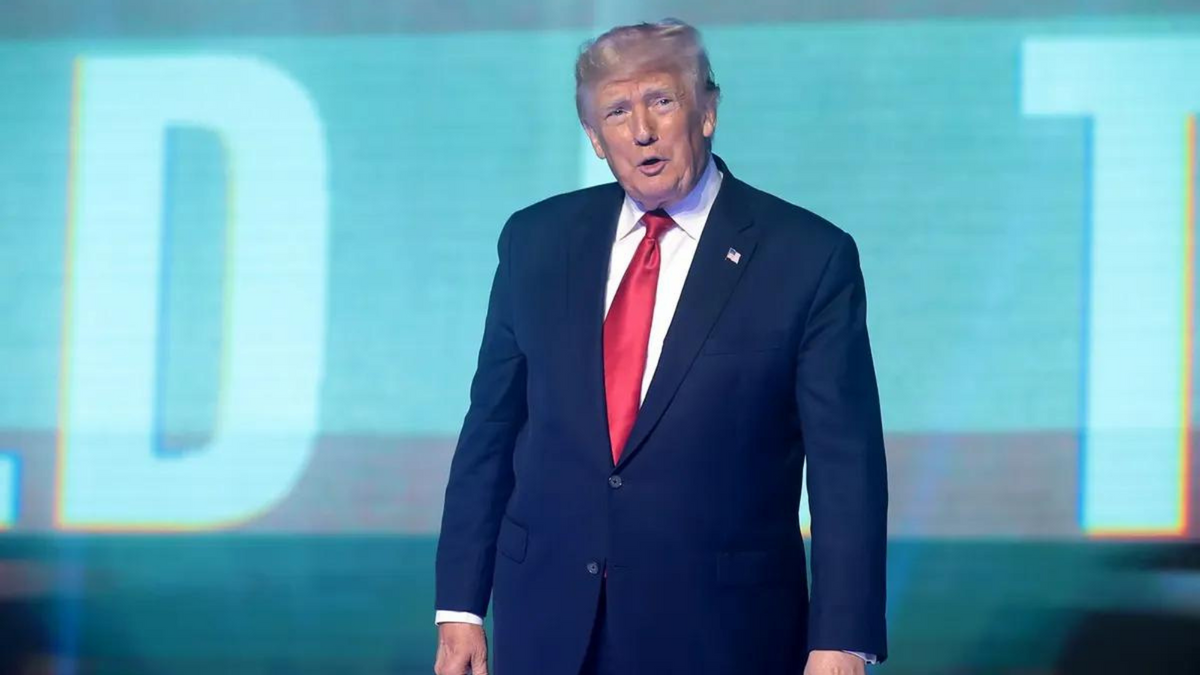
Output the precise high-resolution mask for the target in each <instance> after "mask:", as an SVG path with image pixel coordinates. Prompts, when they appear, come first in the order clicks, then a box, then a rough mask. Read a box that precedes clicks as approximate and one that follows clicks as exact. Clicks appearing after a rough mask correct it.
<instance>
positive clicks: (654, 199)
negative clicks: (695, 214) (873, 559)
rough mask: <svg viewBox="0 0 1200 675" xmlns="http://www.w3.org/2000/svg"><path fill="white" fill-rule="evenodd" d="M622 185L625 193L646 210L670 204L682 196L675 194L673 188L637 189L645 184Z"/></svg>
mask: <svg viewBox="0 0 1200 675" xmlns="http://www.w3.org/2000/svg"><path fill="white" fill-rule="evenodd" d="M664 183H665V181H664ZM622 187H625V193H626V194H628V195H629V196H630V197H632V198H633V199H634V200H635V201H636V202H637V203H638V204H641V205H642V206H644V207H646V210H647V211H653V210H654V209H657V208H660V207H663V206H670V205H671V204H673V203H675V202H677V201H679V200H680V199H682V198H683V195H677V194H675V192H676V191H675V190H663V189H661V188H660V189H657V190H652V189H639V187H645V186H644V185H637V184H635V185H631V186H622ZM655 187H658V186H655Z"/></svg>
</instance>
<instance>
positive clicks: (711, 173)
mask: <svg viewBox="0 0 1200 675" xmlns="http://www.w3.org/2000/svg"><path fill="white" fill-rule="evenodd" d="M724 178H725V174H723V173H721V170H720V169H718V168H717V164H716V162H715V161H713V157H712V154H711V153H709V155H708V165H707V166H705V167H704V174H703V175H701V176H700V180H699V182H697V183H696V186H695V187H693V188H692V191H691V192H689V193H688V194H687V196H686V197H684V198H683V199H681V200H679V201H678V202H676V203H675V204H673V205H672V206H668V207H667V208H666V212H667V215H669V216H671V219H672V220H674V221H675V224H676V225H678V226H679V229H681V230H683V231H684V233H685V234H687V235H688V236H689V237H691V238H692V239H699V238H700V233H701V232H702V231H703V230H704V223H705V221H707V220H708V212H709V211H710V210H712V205H713V202H714V201H715V200H716V198H717V191H718V190H719V189H720V188H721V181H722V180H723V179H724ZM644 215H646V209H644V208H643V207H642V205H641V204H638V202H637V200H635V199H634V198H633V197H630V196H629V195H628V194H626V195H625V204H624V206H622V213H621V219H620V221H619V222H618V223H617V241H620V240H622V239H624V238H625V237H627V236H629V235H630V234H631V233H632V232H633V231H634V230H636V229H638V228H639V227H644V226H643V225H642V224H641V221H642V216H644Z"/></svg>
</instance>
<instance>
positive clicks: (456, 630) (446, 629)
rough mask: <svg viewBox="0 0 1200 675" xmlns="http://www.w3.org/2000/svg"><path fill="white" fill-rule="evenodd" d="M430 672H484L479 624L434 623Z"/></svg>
mask: <svg viewBox="0 0 1200 675" xmlns="http://www.w3.org/2000/svg"><path fill="white" fill-rule="evenodd" d="M468 667H469V668H470V669H469V670H468ZM433 672H434V673H435V674H436V675H465V674H466V673H471V674H472V675H487V672H488V665H487V633H485V632H484V630H483V626H476V625H475V624H473V623H457V622H447V623H441V624H438V650H437V661H436V662H435V663H434V664H433ZM847 672H849V671H847Z"/></svg>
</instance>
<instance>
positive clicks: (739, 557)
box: [717, 550, 787, 586]
mask: <svg viewBox="0 0 1200 675" xmlns="http://www.w3.org/2000/svg"><path fill="white" fill-rule="evenodd" d="M786 579H787V556H786V555H784V552H783V551H779V550H757V551H724V552H722V553H721V554H720V555H719V556H718V558H717V580H718V582H719V583H720V584H721V585H724V586H759V585H770V584H779V583H783V582H784V581H785V580H786Z"/></svg>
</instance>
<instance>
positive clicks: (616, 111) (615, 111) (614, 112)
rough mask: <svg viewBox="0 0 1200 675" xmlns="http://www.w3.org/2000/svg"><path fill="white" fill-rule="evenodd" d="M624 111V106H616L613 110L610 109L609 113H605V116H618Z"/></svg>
mask: <svg viewBox="0 0 1200 675" xmlns="http://www.w3.org/2000/svg"><path fill="white" fill-rule="evenodd" d="M624 112H625V111H624V110H623V109H622V108H614V109H612V110H609V111H608V114H607V115H605V117H616V116H617V115H621V114H623V113H624Z"/></svg>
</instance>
